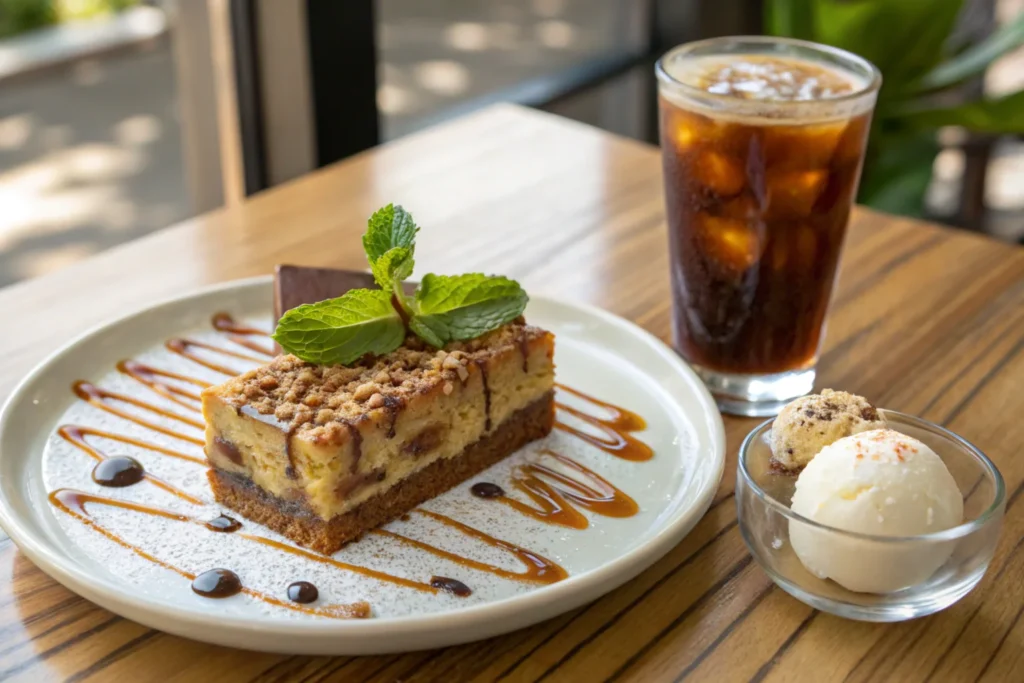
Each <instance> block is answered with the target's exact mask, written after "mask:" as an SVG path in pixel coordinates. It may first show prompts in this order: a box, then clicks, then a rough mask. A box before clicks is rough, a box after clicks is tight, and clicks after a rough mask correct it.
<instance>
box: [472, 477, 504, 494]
mask: <svg viewBox="0 0 1024 683" xmlns="http://www.w3.org/2000/svg"><path fill="white" fill-rule="evenodd" d="M469 492H470V493H472V494H473V495H474V496H476V497H477V498H499V497H501V496H504V495H505V489H503V488H501V487H500V486H498V485H497V484H492V483H491V482H489V481H482V482H480V483H479V484H473V488H471V489H469Z"/></svg>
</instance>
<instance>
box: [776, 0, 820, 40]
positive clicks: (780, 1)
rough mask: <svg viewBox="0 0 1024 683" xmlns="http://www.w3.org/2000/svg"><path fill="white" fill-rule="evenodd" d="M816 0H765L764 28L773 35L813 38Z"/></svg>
mask: <svg viewBox="0 0 1024 683" xmlns="http://www.w3.org/2000/svg"><path fill="white" fill-rule="evenodd" d="M816 4H817V2H816V0H766V1H765V3H764V30H765V33H768V34H770V35H773V36H788V37H790V38H801V39H803V40H814V8H815V5H816Z"/></svg>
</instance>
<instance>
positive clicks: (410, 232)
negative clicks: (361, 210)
mask: <svg viewBox="0 0 1024 683" xmlns="http://www.w3.org/2000/svg"><path fill="white" fill-rule="evenodd" d="M417 232H419V227H417V225H416V223H415V222H414V221H413V219H412V215H411V214H409V213H408V212H407V211H406V210H405V209H403V208H402V207H401V206H395V205H394V204H388V205H387V206H385V207H384V208H382V209H378V210H377V211H376V212H375V213H374V214H373V215H372V216H370V220H369V222H368V223H367V226H366V234H364V235H363V249H365V250H366V258H367V260H368V261H369V262H370V266H371V267H372V266H373V264H374V263H375V262H376V261H377V259H379V258H380V257H381V256H383V255H384V254H385V253H387V252H388V251H389V250H391V249H394V248H395V247H405V248H406V249H408V250H409V254H410V256H411V255H412V253H413V252H414V251H415V249H416V233H417Z"/></svg>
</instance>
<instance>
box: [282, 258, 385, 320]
mask: <svg viewBox="0 0 1024 683" xmlns="http://www.w3.org/2000/svg"><path fill="white" fill-rule="evenodd" d="M374 286H375V285H374V284H373V276H372V275H370V274H369V273H366V272H361V271H358V270H340V269H337V268H310V267H307V266H289V265H279V266H277V267H276V268H275V269H274V321H275V322H277V320H279V319H280V318H281V316H282V315H284V313H285V311H290V310H291V309H293V308H296V307H297V306H301V305H302V304H315V303H316V302H318V301H323V300H324V299H333V298H335V297H339V296H341V295H342V294H344V293H345V292H347V291H348V290H350V289H361V288H365V287H374Z"/></svg>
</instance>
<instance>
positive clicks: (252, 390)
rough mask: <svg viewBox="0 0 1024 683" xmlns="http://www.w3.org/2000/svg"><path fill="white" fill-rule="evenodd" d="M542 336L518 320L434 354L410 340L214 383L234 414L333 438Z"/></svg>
mask: <svg viewBox="0 0 1024 683" xmlns="http://www.w3.org/2000/svg"><path fill="white" fill-rule="evenodd" d="M545 334H547V333H546V332H545V331H544V330H541V329H540V328H537V327H531V326H529V325H526V324H525V322H522V321H521V319H520V321H517V322H513V323H509V324H508V325H505V326H503V327H501V328H499V329H497V330H494V331H493V332H490V333H488V334H486V335H484V336H482V337H478V338H476V339H472V340H469V341H465V342H453V343H451V344H449V345H448V346H446V347H445V348H444V349H442V350H436V349H433V348H431V347H429V346H427V345H426V344H424V343H423V341H422V340H420V339H419V338H418V337H416V336H414V335H409V336H408V337H406V340H405V342H404V343H403V345H402V346H400V347H399V348H398V349H396V350H395V351H393V352H391V353H389V354H387V355H386V356H381V357H368V358H364V359H362V360H359V361H357V362H356V363H354V364H353V365H352V366H348V367H346V366H324V365H313V364H311V363H307V362H305V361H302V360H299V359H298V358H296V357H295V356H292V355H290V354H289V355H282V356H278V357H277V358H275V359H274V360H272V361H271V362H270V363H268V364H266V365H263V366H261V367H259V368H256V369H255V370H250V371H249V372H246V373H245V374H242V375H239V376H238V377H235V378H233V379H230V380H228V381H227V382H225V383H224V384H222V385H220V387H219V388H218V390H217V393H218V395H219V396H220V397H221V398H222V399H223V400H224V401H225V402H226V403H228V404H229V405H232V406H233V407H235V408H236V409H240V408H242V407H243V406H249V407H251V408H252V409H254V410H256V411H257V412H259V413H260V414H262V415H271V414H272V415H273V416H274V417H275V418H276V419H277V420H278V421H280V422H281V423H283V424H284V425H287V426H288V428H289V429H291V430H301V431H302V432H303V433H308V434H309V435H310V436H312V437H314V438H319V437H323V438H327V439H334V438H337V437H338V436H339V435H340V432H342V431H346V430H347V429H348V426H347V423H348V422H349V421H351V420H352V419H353V418H358V417H360V416H363V415H366V414H367V413H368V412H370V411H373V410H391V411H393V410H397V409H398V408H399V407H400V406H401V405H402V404H403V403H404V402H405V400H406V399H408V398H410V397H411V396H413V395H415V394H417V393H420V392H423V391H427V390H429V389H431V388H433V387H435V386H437V385H438V384H441V383H443V387H442V390H443V391H444V393H445V394H450V393H451V392H452V391H453V389H454V382H456V381H459V382H465V381H466V379H468V377H469V370H468V365H469V364H470V363H475V362H477V361H481V360H486V359H487V358H490V357H491V356H493V355H494V354H496V353H498V352H500V351H504V350H507V349H508V348H510V347H516V348H519V349H522V348H524V346H525V344H526V343H527V342H529V341H530V340H533V339H536V338H539V337H542V336H543V335H545Z"/></svg>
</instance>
